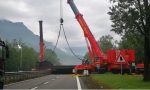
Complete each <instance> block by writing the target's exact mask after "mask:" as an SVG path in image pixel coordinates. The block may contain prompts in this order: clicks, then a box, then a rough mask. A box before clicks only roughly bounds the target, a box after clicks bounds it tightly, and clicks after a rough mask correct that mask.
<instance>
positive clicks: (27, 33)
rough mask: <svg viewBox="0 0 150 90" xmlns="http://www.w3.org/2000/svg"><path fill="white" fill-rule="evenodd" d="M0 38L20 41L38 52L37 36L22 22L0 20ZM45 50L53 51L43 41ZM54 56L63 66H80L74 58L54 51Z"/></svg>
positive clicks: (50, 46) (48, 43)
mask: <svg viewBox="0 0 150 90" xmlns="http://www.w3.org/2000/svg"><path fill="white" fill-rule="evenodd" d="M0 37H1V39H3V40H7V41H9V42H12V41H13V40H14V39H15V40H17V41H19V40H21V41H22V42H24V43H25V44H26V45H28V46H30V47H33V48H34V49H35V50H36V51H38V52H39V36H38V35H35V34H34V33H33V32H32V31H31V30H29V29H28V28H27V27H26V26H25V25H24V24H23V23H22V22H15V23H14V22H11V21H8V20H0ZM44 43H45V46H46V48H50V49H53V47H54V46H53V45H52V43H51V42H47V41H44ZM56 54H57V56H58V58H59V59H60V62H61V63H62V64H65V65H74V64H80V62H81V61H79V60H77V59H76V58H75V57H74V56H72V55H70V54H67V53H65V52H63V51H62V50H60V49H56Z"/></svg>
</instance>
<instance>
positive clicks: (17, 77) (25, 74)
mask: <svg viewBox="0 0 150 90" xmlns="http://www.w3.org/2000/svg"><path fill="white" fill-rule="evenodd" d="M49 74H51V70H48V71H20V72H5V75H4V77H3V81H4V84H9V83H13V82H18V81H23V80H27V79H31V78H37V77H41V76H45V75H49Z"/></svg>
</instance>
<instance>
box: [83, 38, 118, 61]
mask: <svg viewBox="0 0 150 90" xmlns="http://www.w3.org/2000/svg"><path fill="white" fill-rule="evenodd" d="M97 42H98V45H99V47H100V49H102V51H103V52H104V53H106V52H107V50H111V49H116V48H117V47H116V43H113V37H112V36H111V35H105V36H102V37H101V38H100V39H99V40H98V41H97ZM84 58H86V59H88V60H90V56H89V53H88V52H87V53H86V54H85V56H84Z"/></svg>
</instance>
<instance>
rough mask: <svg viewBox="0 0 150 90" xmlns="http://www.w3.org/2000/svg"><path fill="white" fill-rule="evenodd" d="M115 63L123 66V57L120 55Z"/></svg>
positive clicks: (124, 61)
mask: <svg viewBox="0 0 150 90" xmlns="http://www.w3.org/2000/svg"><path fill="white" fill-rule="evenodd" d="M116 63H121V64H125V63H126V60H125V59H124V57H123V56H122V55H121V54H120V55H119V56H118V58H117V60H116Z"/></svg>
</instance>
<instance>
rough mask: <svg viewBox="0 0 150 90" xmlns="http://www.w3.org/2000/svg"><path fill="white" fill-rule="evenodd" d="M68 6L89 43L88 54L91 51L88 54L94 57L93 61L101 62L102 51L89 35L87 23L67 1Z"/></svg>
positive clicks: (69, 1)
mask: <svg viewBox="0 0 150 90" xmlns="http://www.w3.org/2000/svg"><path fill="white" fill-rule="evenodd" d="M68 4H69V5H70V7H71V8H72V10H73V12H74V14H75V17H76V19H77V21H78V22H79V24H80V26H81V28H82V30H83V32H84V36H85V38H87V39H88V41H89V43H90V47H91V50H90V49H89V48H88V49H89V53H90V51H92V53H90V54H93V55H92V56H93V57H94V61H95V59H96V58H98V61H99V62H103V58H102V56H104V54H103V52H102V50H101V49H100V47H99V45H98V44H97V41H96V40H95V38H94V36H93V34H92V33H91V31H90V29H89V27H88V25H87V23H86V22H85V20H84V18H83V15H82V14H81V13H80V12H79V10H78V9H77V7H76V5H75V3H74V2H73V0H68ZM91 59H92V58H91Z"/></svg>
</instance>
